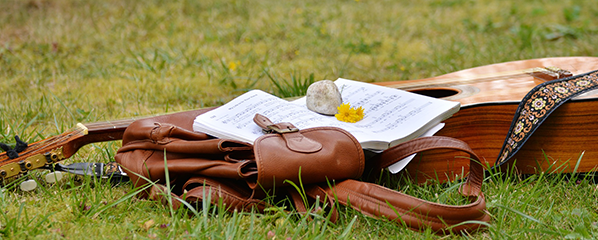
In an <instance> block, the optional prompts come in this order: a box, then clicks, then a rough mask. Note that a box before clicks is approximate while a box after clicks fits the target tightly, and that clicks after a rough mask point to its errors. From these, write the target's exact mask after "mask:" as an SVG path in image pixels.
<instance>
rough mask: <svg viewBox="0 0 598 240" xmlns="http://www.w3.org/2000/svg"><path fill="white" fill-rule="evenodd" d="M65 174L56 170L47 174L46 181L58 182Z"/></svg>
mask: <svg viewBox="0 0 598 240" xmlns="http://www.w3.org/2000/svg"><path fill="white" fill-rule="evenodd" d="M64 175H65V172H60V171H54V172H51V173H48V174H46V182H47V183H56V182H58V181H60V180H61V179H62V178H63V177H64Z"/></svg>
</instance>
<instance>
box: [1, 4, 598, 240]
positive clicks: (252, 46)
mask: <svg viewBox="0 0 598 240" xmlns="http://www.w3.org/2000/svg"><path fill="white" fill-rule="evenodd" d="M597 17H598V6H597V5H596V4H595V3H594V1H591V0H585V1H584V0H580V1H573V0H572V1H551V0H544V1H491V0H482V1H469V0H449V1H440V0H428V1H364V0H360V1H355V0H350V1H267V0H256V1H153V0H150V1H118V0H106V1H85V0H80V1H66V0H29V1H17V0H6V1H0V141H1V142H12V141H13V140H12V137H13V136H14V135H16V134H18V135H19V136H21V137H22V138H23V139H24V140H26V141H28V142H34V141H38V140H41V139H44V138H46V137H50V136H52V135H56V134H59V133H61V132H64V131H66V130H68V129H69V128H71V127H73V126H74V125H75V124H76V123H77V122H96V121H102V120H112V119H121V118H128V117H132V116H146V115H152V114H163V113H168V112H174V111H181V110H188V109H196V108H201V107H207V106H215V105H220V104H222V103H225V102H227V101H228V100H230V99H232V98H233V97H235V96H237V95H239V94H241V93H243V92H244V91H246V90H248V89H254V88H258V89H263V90H265V91H268V92H272V93H274V94H277V95H279V96H284V97H288V96H291V95H298V94H299V95H300V94H301V90H302V89H301V88H302V87H304V86H306V84H308V83H309V82H310V81H313V80H316V81H317V80H320V79H331V80H334V79H336V78H338V77H343V78H348V79H355V80H361V81H365V82H376V81H394V80H402V79H420V78H425V77H431V76H436V75H440V74H444V73H449V72H453V71H457V70H461V69H466V68H470V67H475V66H481V65H487V64H492V63H498V62H505V61H511V60H520V59H531V58H540V57H556V56H598V42H597V41H598V40H597V38H596V34H597V33H598V25H597V23H596V21H595V19H596V18H597ZM277 84H278V85H277ZM119 146H120V142H111V143H98V144H91V145H89V146H87V147H85V148H83V149H82V150H80V151H79V153H78V154H76V155H75V156H74V157H72V158H71V159H69V160H67V163H70V162H89V161H93V162H108V161H111V160H112V159H113V156H114V154H115V152H116V150H117V149H118V147H119ZM588 150H591V149H588ZM571 157H572V159H575V158H576V156H571ZM41 174H42V173H41V172H40V171H35V172H34V173H33V178H36V177H40V176H42V175H41ZM389 179H391V180H392V181H390V180H389V183H388V184H391V185H392V186H395V187H396V188H398V189H401V190H403V191H405V192H407V193H409V194H412V195H416V196H419V197H423V198H426V199H428V200H431V201H437V202H443V203H451V204H455V203H459V202H461V201H462V199H460V198H459V197H458V194H457V193H456V192H455V191H454V189H453V188H452V187H451V186H454V184H457V183H451V184H453V185H451V184H449V185H448V186H447V185H442V184H430V185H426V186H417V185H413V184H411V183H409V182H405V181H399V180H397V179H393V178H389ZM399 183H401V184H400V185H399ZM13 186H14V185H8V186H6V190H4V191H1V192H0V198H1V199H0V209H1V211H0V238H8V239H23V238H52V239H54V238H59V237H61V236H63V237H65V238H71V239H80V238H87V237H90V236H92V237H97V238H100V237H101V238H115V239H124V238H127V239H140V238H141V239H145V238H160V239H163V238H188V239H189V238H210V239H221V238H226V239H235V238H245V237H250V238H272V236H275V238H276V239H286V238H289V237H290V238H295V239H296V238H326V239H328V238H356V239H367V238H397V237H401V238H403V237H404V238H435V237H436V236H435V235H433V234H431V233H430V232H423V233H417V232H413V231H411V230H408V229H406V228H405V227H402V226H400V225H398V224H395V223H391V222H388V221H384V220H375V219H372V218H368V217H364V216H363V215H360V214H358V213H357V212H355V211H353V210H351V209H343V208H342V209H341V216H342V217H341V220H340V222H338V223H337V224H332V223H330V222H327V221H326V220H325V219H326V217H327V213H319V214H315V215H314V216H312V218H313V219H315V220H312V221H308V220H307V218H306V217H301V216H297V215H296V214H292V213H288V212H286V211H282V210H280V209H271V211H269V212H268V213H267V214H256V213H224V212H221V211H218V206H212V207H206V208H204V210H202V211H200V212H199V213H198V214H197V215H193V214H192V215H191V216H188V213H187V212H185V211H184V210H180V211H174V212H171V211H170V210H169V209H168V208H166V207H164V206H162V205H160V204H159V203H156V202H152V201H146V200H141V199H137V198H134V197H130V195H128V193H129V192H131V190H132V189H131V186H130V185H128V184H123V185H119V186H116V187H112V186H111V185H110V184H108V183H107V182H104V181H95V180H92V179H86V178H83V179H77V178H74V177H73V176H69V177H68V178H67V179H66V180H64V181H62V182H60V183H57V184H54V185H45V184H43V182H40V186H39V187H38V189H36V190H35V191H33V192H21V191H19V190H17V189H15V188H14V187H13ZM597 189H598V188H596V185H594V184H590V183H588V182H587V181H584V180H582V181H579V183H578V182H577V181H568V180H566V179H564V177H563V176H561V175H538V176H533V177H532V178H529V179H519V178H517V176H515V175H509V177H508V178H507V179H503V178H501V177H498V176H491V177H489V179H488V180H487V181H486V184H485V186H484V192H485V193H486V196H487V199H488V202H489V203H488V205H489V211H490V213H491V215H492V217H493V221H492V223H491V225H490V227H489V228H488V229H487V230H485V231H482V232H478V233H473V234H472V235H470V236H464V237H472V238H516V239H519V238H544V237H548V238H565V237H568V238H591V236H593V235H596V234H597V233H598V224H597V223H598V216H597V214H598V213H597V211H598V193H597V192H596V191H597ZM112 205H114V206H112ZM100 210H101V211H100ZM286 210H291V209H289V208H287V209H286ZM269 233H270V234H269ZM460 237H463V236H456V235H455V236H449V238H460Z"/></svg>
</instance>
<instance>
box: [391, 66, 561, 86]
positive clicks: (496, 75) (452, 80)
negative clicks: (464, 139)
mask: <svg viewBox="0 0 598 240" xmlns="http://www.w3.org/2000/svg"><path fill="white" fill-rule="evenodd" d="M559 70H560V69H559ZM537 72H543V73H546V74H548V75H552V76H554V77H558V75H559V73H557V72H556V71H555V70H552V69H549V68H539V67H537V68H530V69H525V70H518V71H506V72H499V73H494V74H487V75H481V76H480V75H477V76H475V77H471V78H449V79H445V80H442V79H430V80H424V81H417V80H415V81H417V82H405V83H397V84H395V85H393V86H395V87H402V88H414V87H424V86H431V85H442V84H449V83H461V84H464V83H472V82H484V81H492V80H498V79H505V78H515V77H523V76H525V77H527V76H529V75H530V74H533V73H537ZM555 75H556V76H555Z"/></svg>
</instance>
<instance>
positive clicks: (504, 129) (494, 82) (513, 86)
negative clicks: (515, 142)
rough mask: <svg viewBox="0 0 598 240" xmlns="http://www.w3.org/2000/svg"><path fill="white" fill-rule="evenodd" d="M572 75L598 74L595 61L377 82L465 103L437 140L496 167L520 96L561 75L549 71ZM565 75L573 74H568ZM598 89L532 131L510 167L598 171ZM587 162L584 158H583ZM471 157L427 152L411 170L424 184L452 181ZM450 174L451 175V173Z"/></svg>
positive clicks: (526, 63) (553, 61)
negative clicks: (462, 146) (461, 146)
mask: <svg viewBox="0 0 598 240" xmlns="http://www.w3.org/2000/svg"><path fill="white" fill-rule="evenodd" d="M549 66H553V67H557V68H559V69H561V70H565V71H569V72H570V73H571V74H573V75H577V74H583V73H587V72H590V71H593V70H597V69H598V58H596V57H560V58H542V59H534V60H523V61H514V62H507V63H499V64H492V65H487V66H482V67H476V68H472V69H467V70H462V71H458V72H454V73H450V74H446V75H442V76H438V77H433V78H429V79H422V80H413V81H396V82H384V83H378V84H380V85H384V86H388V87H394V88H400V89H405V90H408V91H413V92H419V93H423V94H426V95H430V96H438V97H440V98H444V99H447V100H452V101H459V102H461V104H462V105H461V109H460V110H459V112H457V113H456V114H454V115H453V116H452V117H451V118H449V119H447V120H446V121H445V123H446V125H445V127H444V128H443V129H442V130H441V131H439V132H438V133H437V134H436V135H440V136H450V137H454V138H458V139H461V140H463V141H465V142H467V143H468V144H469V145H470V146H471V148H472V149H473V150H474V151H475V152H476V153H477V154H478V155H479V156H480V157H482V158H483V160H482V161H485V162H484V163H483V164H485V165H487V166H489V167H492V166H494V164H495V161H496V160H497V158H498V155H499V152H500V151H501V147H502V146H503V142H504V141H505V137H506V136H507V133H508V131H509V128H510V126H511V123H512V121H513V116H514V114H515V112H516V110H517V107H518V105H519V103H520V101H521V99H522V98H523V97H524V96H525V95H526V94H527V93H528V91H530V90H531V89H532V88H534V87H535V86H536V85H538V84H540V83H542V82H544V81H547V80H553V79H555V78H560V77H563V76H558V73H557V74H555V75H556V76H555V75H552V76H550V75H549V76H546V75H545V74H543V71H541V70H540V71H536V69H542V68H545V67H549ZM564 76H569V75H568V74H565V75H564ZM597 97H598V91H591V92H588V93H585V94H583V95H582V96H580V97H577V98H574V99H572V100H571V101H569V102H567V103H565V104H563V105H562V106H561V107H559V108H558V109H556V111H555V112H553V113H552V114H551V115H550V116H549V117H548V118H547V119H546V121H545V122H544V123H543V124H541V125H540V127H539V128H538V129H537V130H536V131H535V133H533V135H532V136H531V137H530V138H529V140H527V142H526V143H525V145H523V147H522V148H521V149H520V150H519V151H518V152H517V153H516V154H515V155H514V157H512V158H511V160H510V161H509V162H508V164H505V165H504V166H503V167H505V168H508V167H511V165H510V164H515V167H516V168H515V169H516V170H517V171H518V172H519V173H523V174H534V173H539V172H551V173H553V172H573V171H574V170H575V171H577V172H592V171H595V170H596V169H597V167H598V130H597V129H598V118H596V117H597V116H598V115H595V114H596V113H598V101H597ZM580 158H581V159H580ZM468 164H469V160H468V159H467V158H459V157H454V155H453V153H452V152H450V153H449V152H428V153H427V154H426V155H425V156H422V157H420V158H417V159H414V160H413V161H412V162H411V163H410V164H409V165H408V166H407V167H406V169H407V171H408V173H409V174H410V175H411V176H412V177H414V178H415V179H417V180H418V181H419V182H422V181H425V180H426V179H429V178H438V179H439V180H441V181H442V180H446V179H452V178H454V177H456V176H457V175H461V174H462V173H467V172H468ZM445 172H446V173H448V174H444V173H445Z"/></svg>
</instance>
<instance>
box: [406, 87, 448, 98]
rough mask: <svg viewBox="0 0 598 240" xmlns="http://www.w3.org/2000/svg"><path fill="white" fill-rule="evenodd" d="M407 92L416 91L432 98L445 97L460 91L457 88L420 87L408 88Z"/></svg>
mask: <svg viewBox="0 0 598 240" xmlns="http://www.w3.org/2000/svg"><path fill="white" fill-rule="evenodd" d="M409 92H412V93H417V94H420V95H424V96H428V97H433V98H445V97H450V96H454V95H457V94H459V93H460V91H459V90H457V89H451V88H422V89H413V90H409Z"/></svg>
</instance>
